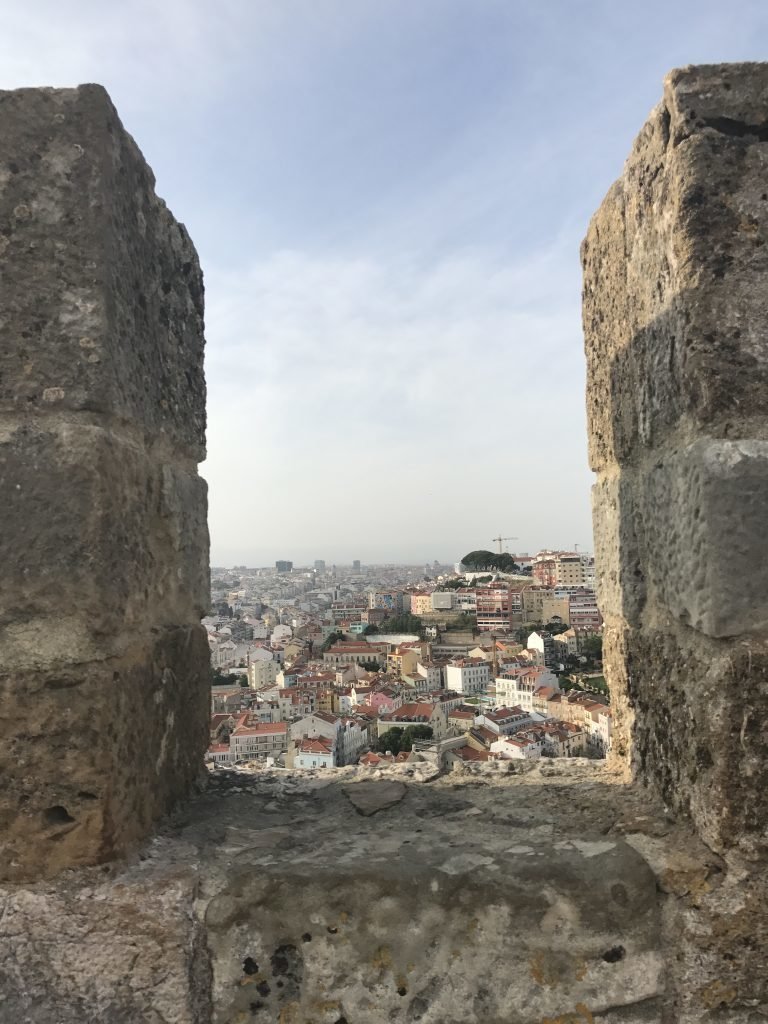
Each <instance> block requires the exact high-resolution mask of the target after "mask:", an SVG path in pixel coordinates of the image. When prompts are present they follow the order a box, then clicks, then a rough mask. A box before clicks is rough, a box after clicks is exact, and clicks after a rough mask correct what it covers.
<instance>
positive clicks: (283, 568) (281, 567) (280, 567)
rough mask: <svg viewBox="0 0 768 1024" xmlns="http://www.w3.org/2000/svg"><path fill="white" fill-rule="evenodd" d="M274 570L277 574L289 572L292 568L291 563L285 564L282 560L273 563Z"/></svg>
mask: <svg viewBox="0 0 768 1024" xmlns="http://www.w3.org/2000/svg"><path fill="white" fill-rule="evenodd" d="M275 568H276V569H277V571H278V572H290V571H291V569H292V568H293V562H286V561H284V560H282V559H278V560H277V561H276V562H275Z"/></svg>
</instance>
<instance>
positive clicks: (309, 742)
mask: <svg viewBox="0 0 768 1024" xmlns="http://www.w3.org/2000/svg"><path fill="white" fill-rule="evenodd" d="M299 750H300V751H301V753H302V754H330V753H332V752H333V746H332V744H331V741H330V740H329V739H328V738H327V737H326V736H318V737H316V738H314V739H310V738H309V737H308V736H305V737H304V738H303V739H302V740H301V742H300V743H299Z"/></svg>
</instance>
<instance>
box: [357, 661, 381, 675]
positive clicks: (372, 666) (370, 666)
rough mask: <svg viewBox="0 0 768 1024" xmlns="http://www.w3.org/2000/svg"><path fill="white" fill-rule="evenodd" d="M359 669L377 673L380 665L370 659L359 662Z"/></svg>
mask: <svg viewBox="0 0 768 1024" xmlns="http://www.w3.org/2000/svg"><path fill="white" fill-rule="evenodd" d="M360 667H361V668H364V669H365V671H366V672H378V671H379V669H380V668H381V665H379V663H378V661H377V660H376V659H375V658H370V659H369V660H368V661H361V662H360Z"/></svg>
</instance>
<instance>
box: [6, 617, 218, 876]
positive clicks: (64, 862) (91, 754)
mask: <svg viewBox="0 0 768 1024" xmlns="http://www.w3.org/2000/svg"><path fill="white" fill-rule="evenodd" d="M209 690H210V678H209V654H208V640H207V636H206V633H205V630H204V629H203V628H202V627H201V626H193V627H189V628H179V629H172V630H167V631H163V632H159V633H158V634H156V635H154V636H152V635H149V636H147V637H146V638H145V639H144V640H143V641H142V638H141V637H140V636H136V637H134V643H133V647H132V649H131V651H130V653H128V654H126V655H124V656H123V657H121V658H112V659H108V660H106V661H101V662H96V663H92V664H90V665H83V664H76V665H68V666H65V667H62V668H60V669H58V670H54V669H50V670H48V671H36V672H21V671H15V672H14V671H9V670H8V669H7V668H6V669H5V670H4V673H3V674H2V675H1V676H0V775H2V778H3V791H2V793H1V794H0V877H3V878H7V879H8V878H10V879H31V878H34V877H37V876H50V875H53V874H55V873H56V872H57V871H59V870H60V869H62V868H64V867H71V866H74V865H78V864H92V863H95V862H96V863H98V862H101V861H105V860H109V859H111V858H112V857H113V856H114V855H115V854H117V853H120V852H121V851H123V850H126V849H129V848H130V847H131V846H132V845H135V843H136V842H137V841H138V840H140V839H142V838H143V837H144V836H145V835H146V834H147V832H148V831H149V829H150V827H151V825H152V823H153V822H154V821H155V820H156V819H157V817H158V816H159V815H161V814H164V813H166V812H167V811H168V810H170V808H171V807H172V806H173V804H174V803H175V802H176V801H178V800H179V799H181V798H182V797H184V796H185V795H186V794H187V793H188V792H189V791H190V789H191V788H192V787H193V786H194V784H195V783H196V781H197V780H198V779H199V777H200V773H201V760H202V752H203V751H204V749H205V747H206V745H207V741H208V723H207V718H208V701H209Z"/></svg>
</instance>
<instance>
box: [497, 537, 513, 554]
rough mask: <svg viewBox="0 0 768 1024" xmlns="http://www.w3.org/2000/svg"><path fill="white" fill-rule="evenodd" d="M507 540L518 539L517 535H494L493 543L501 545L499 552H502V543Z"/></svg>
mask: <svg viewBox="0 0 768 1024" xmlns="http://www.w3.org/2000/svg"><path fill="white" fill-rule="evenodd" d="M505 540H517V537H494V538H493V543H494V544H498V545H499V554H501V545H502V544H503V543H504V541H505Z"/></svg>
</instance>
